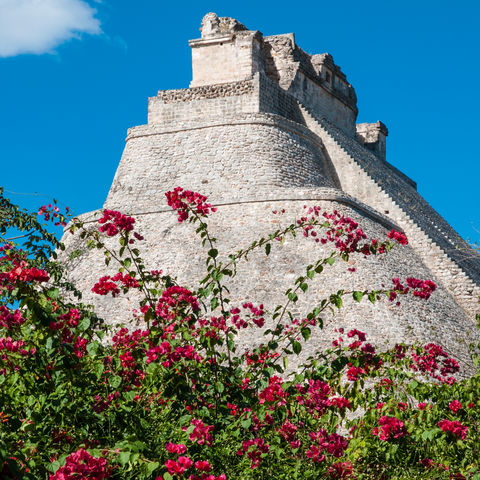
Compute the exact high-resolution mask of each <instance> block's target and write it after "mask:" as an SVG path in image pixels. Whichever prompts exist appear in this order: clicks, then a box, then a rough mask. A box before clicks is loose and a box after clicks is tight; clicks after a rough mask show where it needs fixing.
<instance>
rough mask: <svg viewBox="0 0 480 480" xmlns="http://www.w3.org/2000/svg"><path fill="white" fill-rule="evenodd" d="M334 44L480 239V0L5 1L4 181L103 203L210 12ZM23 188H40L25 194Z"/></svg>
mask: <svg viewBox="0 0 480 480" xmlns="http://www.w3.org/2000/svg"><path fill="white" fill-rule="evenodd" d="M209 11H214V12H216V13H217V14H219V15H220V16H231V17H235V18H237V19H238V20H239V21H241V22H242V23H244V24H245V25H246V26H247V27H248V28H250V29H257V30H260V31H261V32H262V33H263V34H264V35H271V34H277V33H287V32H295V34H296V40H297V43H298V44H299V45H300V46H301V47H302V48H303V49H304V50H306V51H307V52H309V53H323V52H329V53H331V54H332V55H333V57H334V59H335V61H336V63H337V64H339V65H340V66H341V67H342V69H343V71H344V72H345V73H346V74H347V78H348V80H349V81H350V82H351V83H352V84H353V86H354V87H355V89H356V92H357V96H358V107H359V116H358V122H374V121H376V120H382V121H383V122H384V123H385V124H386V125H387V126H388V128H389V131H390V135H389V137H388V144H387V159H388V161H390V162H391V163H392V164H394V165H395V166H396V167H398V168H399V169H400V170H402V171H403V172H404V173H406V174H407V175H409V176H410V177H411V178H413V179H414V180H415V181H416V182H417V183H418V189H419V192H420V193H421V194H422V195H423V196H424V197H425V198H426V199H427V201H428V202H429V203H430V204H431V205H432V206H433V207H434V208H435V209H437V210H438V211H439V212H440V213H441V214H442V215H443V216H444V217H445V218H446V219H447V220H448V221H449V222H450V223H451V224H452V225H453V227H454V228H455V229H456V230H457V231H458V232H459V233H460V234H461V235H462V236H463V237H464V238H471V239H472V240H474V241H478V240H479V239H480V233H478V231H477V230H480V212H479V210H478V201H477V200H478V195H479V191H480V189H479V188H478V184H479V181H480V158H479V157H480V155H479V153H478V148H477V139H478V130H479V127H480V125H479V120H478V118H479V117H478V112H479V111H480V88H479V87H478V84H479V76H480V62H479V53H478V51H479V48H480V29H479V27H478V25H479V21H480V2H478V1H477V0H470V1H466V0H458V1H456V2H451V1H444V0H437V1H430V0H417V1H410V0H405V1H402V2H400V1H388V0H371V1H368V2H358V1H351V0H344V1H342V2H337V1H328V2H324V1H315V2H308V1H307V2H297V3H295V2H291V0H290V1H283V0H278V1H275V2H269V1H265V2H254V1H250V0H244V1H242V2H228V1H195V2H193V1H182V2H160V1H156V0H135V1H133V2H132V1H131V0H128V1H127V0H101V1H99V0H97V1H94V0H91V1H90V0H0V165H1V167H2V168H1V177H0V185H3V186H4V187H5V188H6V189H7V190H8V191H9V192H8V195H9V196H10V197H11V198H12V199H13V200H15V201H17V202H18V203H20V204H22V205H25V206H27V207H30V208H35V207H37V206H38V205H41V204H43V203H46V202H48V199H49V198H52V197H55V198H57V199H58V200H59V201H61V202H62V203H63V204H65V205H69V206H70V207H71V208H72V209H73V211H74V212H75V213H82V212H85V211H89V210H93V209H96V208H99V207H101V206H102V204H103V202H104V200H105V197H106V195H107V192H108V189H109V187H110V184H111V182H112V179H113V176H114V174H115V170H116V167H117V165H118V162H119V160H120V156H121V153H122V150H123V147H124V139H125V135H126V130H127V128H129V127H131V126H134V125H140V124H144V123H146V118H147V98H148V97H149V96H154V95H155V94H156V92H157V90H159V89H170V88H185V87H187V86H188V84H189V81H190V78H191V62H190V49H189V47H188V43H187V41H188V40H189V39H192V38H198V37H199V30H198V29H199V26H200V21H201V19H202V17H203V15H204V14H205V13H207V12H209ZM10 192H22V193H39V194H41V195H38V196H33V195H15V194H12V193H10Z"/></svg>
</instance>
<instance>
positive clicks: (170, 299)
mask: <svg viewBox="0 0 480 480" xmlns="http://www.w3.org/2000/svg"><path fill="white" fill-rule="evenodd" d="M199 308H200V306H199V304H198V300H197V298H196V297H195V296H194V295H193V293H192V292H191V291H190V290H188V289H187V288H184V287H179V286H173V287H168V288H167V289H165V290H164V291H163V292H162V296H161V297H160V300H159V301H158V303H157V306H156V308H155V312H156V314H157V315H158V317H159V318H161V319H162V320H164V321H166V322H172V321H174V320H175V319H176V318H177V316H179V315H180V313H182V314H183V317H184V321H188V320H189V318H190V317H188V316H186V315H185V314H186V312H187V310H189V309H191V310H192V311H193V312H196V311H198V310H199Z"/></svg>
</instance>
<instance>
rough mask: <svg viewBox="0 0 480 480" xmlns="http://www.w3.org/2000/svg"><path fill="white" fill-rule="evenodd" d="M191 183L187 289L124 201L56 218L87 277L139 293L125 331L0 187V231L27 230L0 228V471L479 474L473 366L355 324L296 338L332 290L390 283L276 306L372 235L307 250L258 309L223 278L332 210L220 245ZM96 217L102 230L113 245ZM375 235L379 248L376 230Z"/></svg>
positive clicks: (43, 474)
mask: <svg viewBox="0 0 480 480" xmlns="http://www.w3.org/2000/svg"><path fill="white" fill-rule="evenodd" d="M0 193H1V192H0ZM170 193H171V192H170ZM190 193H191V192H190ZM195 195H197V194H195ZM189 198H190V197H189ZM193 198H194V199H195V202H197V203H195V204H193V203H192V201H190V203H188V202H187V201H186V200H185V199H184V197H180V199H183V202H184V203H183V204H180V206H178V205H177V206H176V207H175V209H176V210H177V211H181V209H182V208H183V209H184V211H185V212H186V213H187V214H188V215H187V216H188V218H189V220H190V221H192V222H194V223H195V224H196V229H197V233H198V235H199V237H200V240H201V244H202V246H203V247H205V251H206V273H205V277H204V278H203V279H202V281H201V282H200V285H199V286H198V288H197V289H196V290H188V289H187V288H185V287H182V286H180V285H177V284H176V282H175V281H174V280H173V279H172V278H171V277H169V276H165V275H162V274H161V273H159V272H152V271H150V270H148V269H147V268H146V267H145V264H144V262H143V260H142V258H141V247H140V245H141V243H140V242H141V241H142V239H141V237H139V236H138V235H137V236H135V232H134V229H133V222H131V220H129V218H130V217H127V216H125V215H122V214H120V213H119V212H110V211H105V212H104V217H103V218H102V220H101V222H100V225H101V226H100V228H99V230H92V229H85V228H84V227H83V225H82V224H81V223H78V222H74V223H71V224H70V228H72V229H73V230H75V231H76V234H78V235H81V236H82V238H84V240H85V243H86V246H87V248H98V249H101V250H103V251H104V252H105V261H106V264H109V263H110V262H115V263H116V264H117V266H118V275H115V276H114V277H108V278H106V279H105V278H104V279H101V280H99V282H98V283H97V284H96V285H95V286H94V290H95V291H96V292H97V293H99V294H102V295H112V294H113V295H114V296H117V295H119V294H121V293H122V292H123V293H126V292H128V291H129V290H135V291H136V292H137V293H138V295H139V297H140V303H139V306H138V310H139V311H140V312H141V318H140V320H141V323H140V326H139V327H138V328H137V330H134V328H136V327H134V326H133V325H131V331H128V330H127V329H120V328H115V329H111V328H109V327H107V326H106V325H105V324H104V322H103V321H102V320H101V319H99V318H98V317H97V316H96V315H95V313H94V311H93V309H92V308H91V307H89V306H86V305H84V304H82V303H81V302H79V301H78V300H72V298H75V296H73V297H72V296H71V295H68V291H69V289H70V291H73V292H74V293H77V298H78V297H79V292H76V291H75V290H74V287H73V286H71V285H69V284H68V283H66V282H64V281H63V279H62V274H63V270H62V267H61V266H60V265H58V264H56V263H55V261H54V252H55V250H56V249H60V248H62V246H61V245H60V244H59V243H58V241H57V240H56V239H55V237H54V236H53V235H51V234H50V233H48V229H47V228H46V227H45V225H44V224H42V223H40V222H39V221H38V218H37V216H36V215H32V214H28V213H27V212H23V211H21V210H20V209H19V208H18V207H16V206H15V205H12V204H11V203H10V202H9V201H8V200H7V199H5V198H4V197H3V196H1V195H0V215H1V216H2V221H3V225H2V233H4V234H7V233H8V232H9V231H11V230H12V229H15V230H16V231H21V232H27V235H28V236H27V237H26V238H27V240H26V242H25V243H24V245H23V250H22V251H20V250H19V249H18V248H17V247H16V246H15V245H14V244H13V243H12V242H9V241H4V242H3V246H2V251H1V259H0V300H1V305H0V387H1V390H0V469H1V470H0V472H1V477H2V478H6V479H20V478H21V479H47V478H51V479H52V480H59V479H60V478H65V479H73V478H91V479H94V478H95V479H97V478H98V479H100V478H112V479H145V480H147V479H162V478H163V479H165V480H170V479H178V478H188V479H190V480H197V479H205V480H224V479H225V478H227V479H238V478H242V479H245V480H249V479H252V480H253V479H273V478H275V479H285V480H287V479H288V480H290V479H302V480H305V479H318V478H332V479H335V478H352V479H353V478H356V479H359V480H360V479H380V478H382V479H403V478H408V479H413V478H418V479H427V478H429V479H434V478H435V479H441V478H445V479H447V478H458V479H461V478H470V479H473V480H478V479H479V478H480V470H479V465H478V458H480V451H479V450H480V402H479V400H478V398H479V393H480V376H479V374H478V373H476V374H475V375H473V376H471V377H470V378H468V379H464V380H461V381H458V382H454V380H453V379H452V378H450V375H451V373H454V372H455V370H456V367H455V363H454V361H453V360H451V359H449V358H448V356H446V354H445V352H443V350H442V349H441V348H440V347H435V348H434V347H431V346H426V347H421V346H415V347H408V346H405V345H396V346H395V347H394V348H393V349H391V350H389V351H385V352H377V351H376V350H375V349H374V348H373V347H372V346H371V345H370V344H368V343H367V342H366V339H365V337H364V334H363V332H360V331H358V330H352V331H350V332H347V333H345V332H343V331H341V330H339V332H338V336H339V338H337V339H333V340H334V343H333V346H332V347H331V348H330V349H328V350H326V351H324V352H320V353H318V354H317V355H315V356H314V357H310V358H308V359H306V360H305V359H304V357H303V356H302V351H303V350H304V349H303V346H304V344H305V342H308V341H311V335H312V331H313V330H314V329H315V328H322V325H323V322H322V314H323V313H324V312H325V311H328V310H329V309H332V310H334V311H336V310H338V309H340V308H342V307H343V303H344V301H346V299H347V297H349V298H350V299H352V298H353V300H354V301H355V302H360V301H362V299H363V297H367V298H368V299H369V300H370V301H371V302H372V303H373V302H376V301H378V299H382V298H386V295H391V294H392V291H388V290H387V291H385V290H370V289H368V288H367V286H365V289H364V290H362V291H350V292H349V291H344V290H339V291H337V292H334V293H332V294H331V295H329V296H328V297H327V298H325V299H319V300H318V301H317V303H316V305H313V306H312V309H311V311H310V312H308V313H307V314H306V315H305V317H304V318H303V319H300V320H299V319H297V318H295V316H294V315H293V313H292V312H291V311H290V308H291V305H294V304H295V303H296V302H297V301H298V299H299V296H300V295H302V294H304V293H305V292H307V291H308V289H309V283H310V282H311V281H312V280H313V279H314V278H315V276H316V275H324V276H325V277H328V270H329V267H330V266H332V265H334V264H335V268H339V267H340V265H338V263H342V262H341V261H345V260H348V258H349V257H350V256H352V255H356V254H359V255H364V254H365V252H366V251H368V252H371V253H372V254H377V253H378V254H380V253H379V252H380V251H382V250H381V249H380V248H379V247H378V246H377V245H375V248H373V247H372V246H371V245H366V247H365V245H364V244H359V245H358V247H357V246H355V247H352V248H351V249H350V250H346V249H343V250H337V251H335V252H334V253H332V254H331V255H329V256H328V257H326V258H320V259H317V260H315V261H314V262H313V263H312V264H311V265H308V266H306V268H305V273H304V274H303V275H301V276H300V277H299V278H297V280H296V281H295V282H294V285H293V286H292V288H290V289H288V290H287V291H286V292H285V302H284V303H283V304H281V305H278V306H277V307H276V308H275V309H274V310H273V311H272V312H268V311H265V310H264V308H263V306H261V305H258V306H255V305H253V304H251V303H248V302H246V303H245V304H244V305H243V306H241V308H240V307H236V306H231V305H230V299H229V290H228V287H227V285H226V283H225V282H226V281H228V280H229V279H231V278H232V277H234V276H235V274H236V266H237V264H238V263H239V262H241V261H243V260H247V258H248V255H249V253H251V252H252V251H253V250H255V249H261V250H263V249H265V254H266V255H269V254H270V252H271V250H272V248H283V247H282V240H283V239H285V238H286V237H287V236H292V237H295V236H296V234H297V233H298V231H299V230H300V231H301V229H306V230H305V231H306V232H311V230H312V229H313V228H315V229H316V232H318V235H320V234H321V232H322V231H325V230H327V231H328V230H332V229H333V231H334V232H336V233H337V234H338V236H339V237H340V238H347V234H348V231H347V230H348V228H347V227H348V222H347V223H346V224H345V221H344V219H341V221H342V222H344V223H340V227H338V226H336V224H335V219H333V217H332V218H331V219H329V221H328V222H327V221H325V219H324V218H323V217H319V218H316V217H312V218H309V219H307V220H306V221H303V222H300V223H296V224H292V225H290V226H288V227H287V228H285V229H284V230H279V231H276V232H273V233H272V234H270V235H268V236H266V237H265V238H261V239H260V240H259V241H256V242H254V243H252V244H251V245H250V246H248V247H247V248H245V249H242V250H239V251H238V252H236V253H235V254H233V255H230V256H227V257H225V256H223V255H222V253H221V249H220V248H219V247H218V246H217V245H216V239H215V237H213V236H212V235H211V234H210V232H209V230H208V228H207V224H206V222H205V217H206V214H205V213H202V212H205V209H204V210H201V209H200V210H199V208H198V205H199V204H198V201H199V197H193ZM200 201H202V202H204V200H202V199H201V198H200ZM202 205H203V204H202ZM202 205H201V206H202ZM203 206H204V207H205V208H206V207H208V205H206V204H205V205H203ZM212 211H213V210H212ZM199 212H200V213H199ZM345 225H346V226H345ZM130 227H132V228H130ZM114 228H115V229H116V230H117V231H116V233H114ZM105 232H107V233H105ZM105 235H107V236H112V237H116V238H117V239H118V248H117V249H111V248H108V247H106V245H107V244H108V242H106V241H105ZM380 245H384V247H385V248H384V249H383V250H384V253H382V254H387V252H388V251H389V250H390V248H392V247H393V244H391V243H389V242H388V240H386V242H385V243H384V244H380ZM347 246H348V245H347ZM395 248H397V247H395ZM80 254H81V252H80V253H78V252H77V253H76V254H75V255H80ZM393 293H396V294H400V292H398V291H394V292H393ZM419 301H422V300H419ZM243 329H249V330H250V331H251V334H252V335H256V336H258V337H259V338H260V336H264V339H263V343H262V345H260V346H259V347H257V348H253V349H252V350H251V351H248V352H243V351H241V349H240V348H237V340H238V334H239V331H240V330H243ZM299 355H300V357H297V356H299ZM299 358H300V363H301V365H300V366H299V367H296V368H295V369H294V370H291V369H290V367H289V365H290V363H293V364H296V365H297V364H298V362H299ZM475 358H476V359H478V357H474V359H475ZM289 359H290V361H291V362H289ZM302 362H303V363H302ZM182 458H183V460H181V459H182ZM182 462H183V463H182ZM189 462H191V463H189ZM202 462H203V463H202ZM69 468H71V469H73V470H72V471H77V470H75V468H87V469H88V472H87V473H83V474H82V475H83V476H82V477H79V476H74V475H73V473H68V472H67V470H68V469H69ZM95 469H96V470H95ZM182 469H183V470H182ZM61 475H65V476H64V477H62V476H61Z"/></svg>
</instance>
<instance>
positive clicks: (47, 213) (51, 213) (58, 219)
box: [38, 203, 69, 227]
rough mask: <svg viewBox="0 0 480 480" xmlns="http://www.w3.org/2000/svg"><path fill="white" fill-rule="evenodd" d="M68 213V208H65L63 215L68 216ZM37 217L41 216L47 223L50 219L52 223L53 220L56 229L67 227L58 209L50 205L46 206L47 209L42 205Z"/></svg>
mask: <svg viewBox="0 0 480 480" xmlns="http://www.w3.org/2000/svg"><path fill="white" fill-rule="evenodd" d="M68 211H69V208H68V207H65V213H66V214H68ZM38 215H39V216H43V218H44V219H45V221H47V222H48V221H49V220H50V219H52V221H54V220H55V221H54V225H55V226H57V227H58V226H60V225H61V226H62V227H66V226H67V222H65V217H64V216H63V215H62V214H61V213H60V209H59V208H58V207H57V206H56V205H52V204H51V203H49V204H48V207H47V205H42V206H41V207H40V208H39V209H38Z"/></svg>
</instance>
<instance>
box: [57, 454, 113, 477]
mask: <svg viewBox="0 0 480 480" xmlns="http://www.w3.org/2000/svg"><path fill="white" fill-rule="evenodd" d="M111 473H112V469H111V467H109V465H108V463H107V460H106V459H105V458H97V457H93V456H92V455H90V454H89V453H88V452H87V451H86V450H84V449H83V448H80V449H79V450H77V451H76V452H75V453H72V454H71V455H69V456H68V457H67V458H66V459H65V465H64V466H63V467H60V468H59V469H58V470H57V471H56V472H55V474H54V475H50V478H49V480H76V479H78V478H84V479H89V480H104V479H107V478H109V477H110V476H111Z"/></svg>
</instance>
